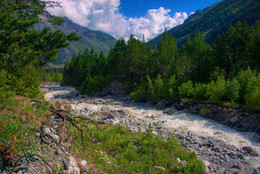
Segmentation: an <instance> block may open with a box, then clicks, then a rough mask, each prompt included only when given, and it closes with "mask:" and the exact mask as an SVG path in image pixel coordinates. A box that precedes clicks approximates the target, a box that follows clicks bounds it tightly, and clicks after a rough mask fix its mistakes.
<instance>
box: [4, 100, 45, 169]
mask: <svg viewBox="0 0 260 174" xmlns="http://www.w3.org/2000/svg"><path fill="white" fill-rule="evenodd" d="M0 101H1V104H0V125H1V126H0V154H1V156H2V158H3V166H4V167H8V166H12V167H14V166H17V165H18V163H19V161H20V160H21V159H23V158H24V157H25V156H26V153H27V152H29V151H30V153H32V152H33V151H34V150H35V149H36V148H37V143H36V141H35V139H34V130H36V129H39V128H40V127H41V125H42V124H43V123H44V122H46V118H47V117H46V115H48V111H47V108H48V107H49V105H48V104H45V103H34V104H32V103H31V102H30V99H28V98H24V97H19V96H16V97H10V98H6V99H3V98H1V99H0Z"/></svg>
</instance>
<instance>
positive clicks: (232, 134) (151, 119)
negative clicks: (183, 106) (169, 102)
mask: <svg viewBox="0 0 260 174" xmlns="http://www.w3.org/2000/svg"><path fill="white" fill-rule="evenodd" d="M43 90H44V91H45V92H46V94H45V98H46V99H47V100H56V99H67V100H69V101H70V102H71V106H72V110H73V111H74V112H75V113H79V114H83V115H84V114H85V115H88V114H91V113H93V112H101V111H112V110H124V111H126V112H127V113H129V115H131V117H130V119H131V120H134V121H135V122H137V123H138V124H139V125H146V126H147V125H150V126H153V127H160V128H164V129H167V130H169V131H172V132H174V131H176V130H178V131H181V132H185V133H190V134H192V135H194V136H196V137H212V138H215V139H218V140H222V141H223V142H225V143H226V144H229V145H232V146H234V147H236V148H237V149H241V148H243V147H245V146H246V147H250V148H252V149H253V150H254V151H255V152H257V153H260V137H259V136H258V135H257V134H256V133H253V132H239V131H237V130H235V129H232V128H230V127H228V126H226V125H224V124H221V123H218V122H216V121H214V120H211V119H207V118H203V117H201V116H198V115H194V114H190V113H186V112H183V111H178V110H176V109H175V108H167V109H166V110H158V109H156V108H155V107H154V106H151V105H149V104H145V103H135V102H133V101H131V100H129V99H115V98H107V97H106V98H99V97H90V96H86V95H82V94H79V93H78V92H77V91H76V90H75V89H74V88H73V87H60V86H59V85H48V86H47V87H46V88H43ZM245 159H246V158H245ZM247 160H248V161H249V165H250V166H252V167H253V168H258V167H260V157H259V156H256V155H255V156H254V157H250V158H247Z"/></svg>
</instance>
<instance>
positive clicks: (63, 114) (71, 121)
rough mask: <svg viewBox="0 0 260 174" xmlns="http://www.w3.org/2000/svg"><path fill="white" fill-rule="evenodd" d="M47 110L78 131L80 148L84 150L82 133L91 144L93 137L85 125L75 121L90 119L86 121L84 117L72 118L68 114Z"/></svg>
mask: <svg viewBox="0 0 260 174" xmlns="http://www.w3.org/2000/svg"><path fill="white" fill-rule="evenodd" d="M49 110H50V111H51V112H52V113H54V114H55V115H57V116H58V117H60V118H62V119H63V120H66V121H68V122H69V123H70V124H71V125H72V126H74V127H75V128H76V129H77V130H78V131H80V134H81V136H80V138H81V143H82V146H83V148H84V149H86V146H85V143H84V133H85V134H86V135H87V137H88V139H89V140H90V141H92V142H93V135H92V133H91V131H90V129H89V127H88V126H87V125H85V124H82V123H81V122H79V121H78V120H77V119H84V120H88V121H90V119H87V118H86V117H72V116H70V115H68V114H65V113H63V112H62V111H57V110H54V109H53V108H50V109H49ZM80 126H81V127H82V128H81V127H80ZM84 128H85V129H86V130H85V129H84ZM70 134H71V133H70Z"/></svg>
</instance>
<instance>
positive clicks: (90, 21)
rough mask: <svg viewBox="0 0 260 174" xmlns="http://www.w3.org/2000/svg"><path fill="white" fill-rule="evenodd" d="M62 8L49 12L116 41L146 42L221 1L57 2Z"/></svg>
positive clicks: (130, 0)
mask: <svg viewBox="0 0 260 174" xmlns="http://www.w3.org/2000/svg"><path fill="white" fill-rule="evenodd" d="M55 1H58V2H61V5H62V8H55V9H49V12H51V13H52V14H54V15H57V16H66V17H68V18H69V19H71V20H72V21H73V22H75V23H77V24H79V25H81V26H84V27H87V28H89V29H92V30H100V31H103V32H105V33H108V34H110V35H111V36H113V37H115V38H116V39H119V38H123V39H125V40H127V39H128V38H129V36H130V34H133V35H134V36H135V37H136V38H138V39H140V40H142V38H143V35H144V36H145V39H146V41H148V40H150V39H153V38H154V37H156V36H158V35H159V34H161V33H162V32H163V31H164V29H165V28H166V29H167V30H169V29H171V28H173V27H175V26H177V25H180V24H182V23H183V22H184V21H185V20H186V19H187V18H188V17H189V15H190V14H191V12H196V11H197V10H202V9H204V8H206V7H208V6H210V5H212V4H214V3H216V2H218V1H219V0H55Z"/></svg>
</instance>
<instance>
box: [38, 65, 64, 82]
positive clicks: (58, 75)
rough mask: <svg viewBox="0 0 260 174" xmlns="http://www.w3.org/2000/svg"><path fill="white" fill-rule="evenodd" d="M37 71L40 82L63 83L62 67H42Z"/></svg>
mask: <svg viewBox="0 0 260 174" xmlns="http://www.w3.org/2000/svg"><path fill="white" fill-rule="evenodd" d="M39 71H40V72H39V74H40V81H41V82H56V83H63V74H62V71H63V68H44V69H40V70H39Z"/></svg>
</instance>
